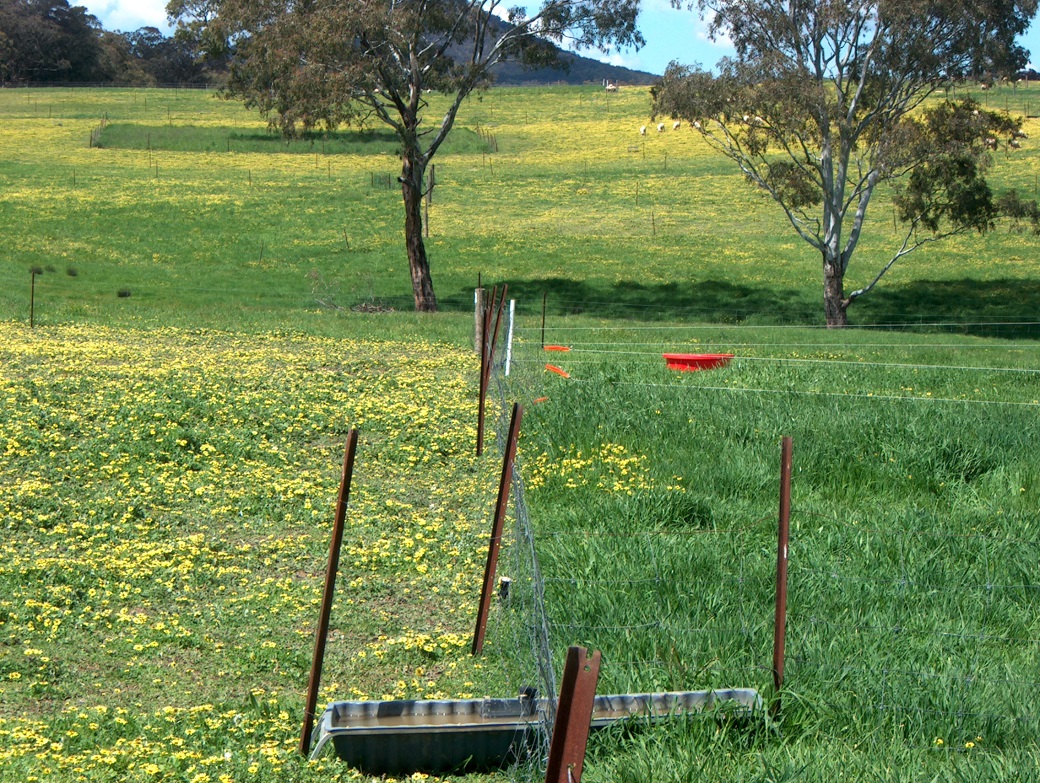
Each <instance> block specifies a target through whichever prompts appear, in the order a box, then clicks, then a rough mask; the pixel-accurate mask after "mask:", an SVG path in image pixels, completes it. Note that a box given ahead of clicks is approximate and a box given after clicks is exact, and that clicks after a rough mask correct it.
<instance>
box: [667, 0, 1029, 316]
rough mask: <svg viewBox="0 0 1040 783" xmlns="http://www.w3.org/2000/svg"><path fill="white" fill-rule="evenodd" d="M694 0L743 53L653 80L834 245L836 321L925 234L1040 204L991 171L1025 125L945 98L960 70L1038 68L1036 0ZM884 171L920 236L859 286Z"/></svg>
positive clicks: (806, 226) (888, 255)
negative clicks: (1033, 62)
mask: <svg viewBox="0 0 1040 783" xmlns="http://www.w3.org/2000/svg"><path fill="white" fill-rule="evenodd" d="M681 4H682V3H681V2H680V0H673V5H676V6H679V5H681ZM687 5H688V7H690V8H691V10H693V9H696V10H698V11H699V12H700V13H701V14H702V15H704V16H706V17H707V18H708V20H709V22H710V32H711V35H712V36H713V37H714V38H716V39H718V38H720V37H725V38H727V39H728V40H729V41H730V42H732V44H733V46H734V47H735V49H736V57H735V58H732V59H725V60H723V61H721V62H720V63H719V67H718V72H717V73H710V72H707V71H704V70H702V69H701V68H699V67H687V66H682V65H679V64H678V63H675V62H673V63H672V64H671V65H669V67H668V69H667V70H666V72H665V74H664V77H663V79H662V80H661V82H660V83H659V84H658V85H656V87H655V88H654V90H653V100H654V104H653V105H654V112H655V113H656V114H669V115H672V116H673V117H676V118H684V119H686V120H688V121H689V122H690V123H691V124H692V126H693V127H694V128H696V129H698V130H699V131H700V133H701V134H702V135H703V136H704V138H705V139H706V140H707V141H708V142H709V144H711V145H712V146H713V147H714V148H715V149H716V150H718V151H719V152H721V153H722V154H723V155H725V156H727V157H729V158H730V159H732V160H733V161H734V162H735V163H736V164H737V165H738V166H739V168H740V170H741V171H742V172H743V173H744V175H745V176H746V177H747V179H748V181H749V182H750V183H752V184H753V185H755V186H757V187H759V188H761V189H763V190H765V191H766V192H767V193H768V194H769V196H771V197H772V198H773V200H774V201H776V203H777V204H779V206H780V208H781V209H782V210H783V212H784V214H785V215H786V217H787V219H788V220H789V222H790V223H791V225H792V226H793V227H794V230H795V231H796V232H797V233H798V235H799V236H800V237H801V238H802V239H803V240H804V241H805V242H807V243H808V244H809V245H810V246H811V247H812V248H814V249H815V250H816V251H817V252H818V253H819V254H820V256H821V257H822V265H823V305H824V314H825V318H826V322H827V325H828V326H844V325H846V324H847V323H848V315H847V310H848V307H849V305H850V304H852V302H854V301H855V300H856V299H858V298H859V297H861V296H863V295H864V294H866V293H867V292H869V291H870V290H872V289H873V288H874V287H875V286H876V285H877V283H878V282H879V280H880V279H881V278H882V276H883V275H884V274H885V273H886V272H887V271H888V270H889V269H891V268H892V266H893V264H895V263H896V261H898V260H899V259H900V258H903V257H904V256H906V255H907V254H908V253H910V252H912V251H913V250H915V249H917V248H919V247H921V246H922V245H924V244H926V243H930V242H934V241H936V240H937V239H940V238H942V237H944V236H949V235H950V234H954V233H960V232H966V231H973V230H974V231H985V230H987V229H989V228H990V227H991V226H992V225H993V222H994V220H995V219H996V218H997V217H998V215H999V214H1000V213H1001V211H1002V210H1005V211H1011V212H1013V213H1014V212H1015V211H1016V210H1017V212H1018V213H1020V214H1023V215H1029V216H1032V215H1035V214H1036V207H1035V204H1032V205H1023V204H1022V203H1021V201H1020V200H1018V199H1017V197H1016V196H1015V195H1014V194H1011V195H1005V196H1003V197H1000V198H996V197H994V194H993V193H992V191H991V190H990V187H989V185H988V183H987V181H986V178H985V171H986V167H987V164H988V162H989V160H990V155H991V153H992V151H993V150H994V149H996V148H998V147H1003V148H1004V149H1010V148H1013V147H1015V146H1018V144H1019V143H1020V142H1019V140H1018V139H1019V136H1021V132H1020V130H1019V129H1020V120H1014V119H1012V118H1010V117H1008V116H1006V115H1001V114H998V113H995V112H990V111H986V110H984V109H982V108H981V107H980V106H978V105H976V104H973V103H970V102H967V103H966V102H960V103H950V102H947V101H938V100H935V99H936V98H941V97H942V95H941V91H942V90H943V89H944V88H948V87H949V86H950V85H951V83H952V82H953V81H954V80H956V79H962V78H966V77H972V78H985V79H994V78H997V77H999V76H1000V75H1005V74H1013V73H1014V72H1015V71H1017V70H1018V69H1020V68H1021V67H1023V66H1024V65H1025V63H1026V60H1027V58H1028V53H1027V52H1026V51H1025V50H1024V49H1022V48H1021V47H1020V46H1018V45H1017V44H1016V43H1015V40H1016V37H1017V36H1018V35H1020V34H1021V33H1022V32H1023V31H1024V30H1025V29H1026V28H1027V26H1028V25H1029V22H1030V20H1031V19H1032V18H1033V16H1034V15H1035V14H1036V0H699V2H691V3H688V4H687ZM937 92H939V94H938V95H937ZM930 99H931V100H930ZM883 182H889V183H891V184H892V185H893V187H894V188H895V192H896V206H897V211H898V215H899V217H900V218H901V219H902V225H903V227H904V228H905V234H902V235H901V238H899V239H897V241H896V243H895V245H894V246H893V247H892V248H891V249H890V250H886V251H885V252H884V254H883V256H882V263H881V266H880V270H879V271H878V272H877V274H876V275H874V276H873V277H872V278H870V282H869V283H867V284H866V285H864V286H863V287H861V288H857V289H856V290H854V291H851V292H848V293H846V291H845V274H846V271H847V270H848V267H849V262H850V260H851V259H852V256H853V254H854V253H855V251H856V250H857V248H858V247H859V244H860V241H861V239H862V236H863V225H864V221H865V219H866V216H867V207H868V205H869V203H870V200H871V198H872V197H873V196H874V194H875V193H876V192H877V188H878V186H879V185H880V184H881V183H883ZM1034 225H1035V223H1034Z"/></svg>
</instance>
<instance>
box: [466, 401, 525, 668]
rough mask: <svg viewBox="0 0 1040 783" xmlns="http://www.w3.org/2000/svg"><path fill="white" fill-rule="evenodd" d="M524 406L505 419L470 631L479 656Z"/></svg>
mask: <svg viewBox="0 0 1040 783" xmlns="http://www.w3.org/2000/svg"><path fill="white" fill-rule="evenodd" d="M523 415H524V409H523V408H521V407H520V405H519V404H517V403H513V415H512V418H511V419H510V421H509V435H508V437H507V438H506V453H505V456H504V457H503V458H502V476H501V478H500V479H499V482H498V502H497V503H496V504H495V518H494V521H493V522H492V525H491V541H490V542H489V543H488V556H487V563H486V565H485V566H484V586H483V588H481V591H480V608H479V610H478V611H477V627H476V630H475V631H474V632H473V646H472V648H471V652H472V654H473V655H480V653H481V652H482V651H483V649H484V632H485V630H486V629H487V619H488V613H489V611H490V609H491V597H492V595H493V593H494V586H495V571H496V570H497V568H498V550H499V547H500V546H501V543H502V530H503V528H504V527H505V520H506V508H507V506H508V504H509V488H510V486H511V485H512V480H513V464H514V463H515V461H516V441H517V438H518V437H519V436H520V421H521V419H522V418H523Z"/></svg>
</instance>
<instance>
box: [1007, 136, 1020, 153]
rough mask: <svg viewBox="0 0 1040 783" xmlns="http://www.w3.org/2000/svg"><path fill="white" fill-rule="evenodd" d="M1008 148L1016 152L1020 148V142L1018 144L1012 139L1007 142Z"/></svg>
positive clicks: (1016, 140)
mask: <svg viewBox="0 0 1040 783" xmlns="http://www.w3.org/2000/svg"><path fill="white" fill-rule="evenodd" d="M1008 146H1009V147H1014V148H1015V149H1016V150H1017V149H1019V148H1020V147H1021V146H1022V142H1020V141H1019V140H1018V139H1016V138H1013V137H1012V138H1011V139H1010V140H1009V141H1008Z"/></svg>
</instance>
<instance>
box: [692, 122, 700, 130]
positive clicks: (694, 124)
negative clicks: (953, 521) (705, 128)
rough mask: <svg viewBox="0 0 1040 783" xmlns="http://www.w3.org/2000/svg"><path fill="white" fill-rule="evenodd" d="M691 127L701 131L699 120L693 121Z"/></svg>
mask: <svg viewBox="0 0 1040 783" xmlns="http://www.w3.org/2000/svg"><path fill="white" fill-rule="evenodd" d="M693 127H694V128H696V129H697V130H700V129H701V121H700V120H694V121H693Z"/></svg>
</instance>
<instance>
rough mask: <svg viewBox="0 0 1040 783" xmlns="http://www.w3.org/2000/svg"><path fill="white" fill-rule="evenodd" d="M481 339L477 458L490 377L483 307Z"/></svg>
mask: <svg viewBox="0 0 1040 783" xmlns="http://www.w3.org/2000/svg"><path fill="white" fill-rule="evenodd" d="M497 293H498V287H497V286H496V287H495V288H493V289H491V304H492V306H494V303H495V296H496V295H497ZM481 324H482V325H481V339H480V383H479V385H478V389H477V456H478V457H479V456H480V455H481V454H483V453H484V410H485V408H486V407H487V382H488V378H489V377H490V372H489V371H488V363H489V362H490V361H491V360H490V359H489V358H488V350H487V349H488V346H489V345H490V335H489V331H490V330H491V308H489V307H487V306H485V307H484V312H483V313H482V314H481Z"/></svg>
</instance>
